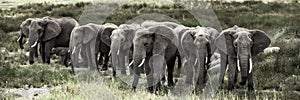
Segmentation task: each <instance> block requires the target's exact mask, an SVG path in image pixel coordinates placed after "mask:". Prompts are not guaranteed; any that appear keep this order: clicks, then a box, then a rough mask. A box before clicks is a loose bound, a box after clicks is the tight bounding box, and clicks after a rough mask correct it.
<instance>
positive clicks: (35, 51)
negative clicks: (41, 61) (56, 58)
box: [34, 46, 39, 58]
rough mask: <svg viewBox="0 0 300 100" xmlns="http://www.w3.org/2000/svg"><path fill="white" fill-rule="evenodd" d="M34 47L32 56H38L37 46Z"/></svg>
mask: <svg viewBox="0 0 300 100" xmlns="http://www.w3.org/2000/svg"><path fill="white" fill-rule="evenodd" d="M34 49H35V50H34V57H35V58H38V56H39V54H38V46H35V47H34Z"/></svg>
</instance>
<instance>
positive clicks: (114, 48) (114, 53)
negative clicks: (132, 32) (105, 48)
mask: <svg viewBox="0 0 300 100" xmlns="http://www.w3.org/2000/svg"><path fill="white" fill-rule="evenodd" d="M119 53H120V41H117V40H113V41H112V43H111V58H112V66H113V74H114V75H115V74H116V72H115V69H116V68H117V67H119V65H120V64H119Z"/></svg>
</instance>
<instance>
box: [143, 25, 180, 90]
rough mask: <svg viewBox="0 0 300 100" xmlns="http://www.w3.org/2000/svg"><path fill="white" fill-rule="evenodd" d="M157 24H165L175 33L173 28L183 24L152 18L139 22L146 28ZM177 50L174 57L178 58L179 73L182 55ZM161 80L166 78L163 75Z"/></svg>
mask: <svg viewBox="0 0 300 100" xmlns="http://www.w3.org/2000/svg"><path fill="white" fill-rule="evenodd" d="M159 25H165V26H167V27H169V28H171V29H173V31H174V32H175V34H177V33H178V32H177V31H176V30H175V29H176V28H177V27H179V26H183V25H181V24H177V23H175V22H169V21H164V22H159V21H154V20H146V21H144V22H143V23H141V26H142V27H146V28H149V27H153V26H159ZM178 48H180V47H178ZM178 50H180V49H178ZM179 52H180V51H178V52H177V55H176V57H177V58H178V70H179V71H178V72H179V73H180V69H181V58H182V57H180V56H181V55H180V54H179ZM168 70H171V71H173V70H174V69H168ZM162 80H163V81H165V80H166V79H165V76H163V79H162ZM170 85H171V84H170Z"/></svg>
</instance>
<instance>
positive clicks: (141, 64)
mask: <svg viewBox="0 0 300 100" xmlns="http://www.w3.org/2000/svg"><path fill="white" fill-rule="evenodd" d="M144 62H145V58H144V59H143V60H142V62H141V63H140V64H139V66H138V67H142V66H143V64H144Z"/></svg>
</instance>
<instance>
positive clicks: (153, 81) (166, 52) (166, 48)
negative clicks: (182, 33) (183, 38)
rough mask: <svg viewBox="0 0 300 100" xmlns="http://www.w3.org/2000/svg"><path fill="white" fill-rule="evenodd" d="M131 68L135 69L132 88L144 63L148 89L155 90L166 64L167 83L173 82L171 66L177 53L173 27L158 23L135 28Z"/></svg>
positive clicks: (134, 86) (136, 82)
mask: <svg viewBox="0 0 300 100" xmlns="http://www.w3.org/2000/svg"><path fill="white" fill-rule="evenodd" d="M133 45H134V52H133V60H134V62H133V65H134V66H133V69H134V71H135V74H136V75H135V76H134V81H133V84H132V86H133V89H135V88H136V86H137V84H138V80H139V75H140V70H139V69H140V67H141V66H143V65H144V68H145V71H146V74H147V83H148V90H149V91H150V92H153V91H155V90H154V89H156V88H155V87H157V86H158V85H159V84H160V80H161V78H162V77H163V76H164V71H165V70H164V69H165V68H164V66H165V63H166V64H167V69H168V85H171V84H174V82H173V68H174V64H175V60H176V53H177V47H176V46H177V45H178V40H177V34H175V33H174V31H173V29H171V28H169V27H167V26H165V25H158V26H152V27H149V28H141V29H139V30H137V32H136V34H135V37H134V39H133Z"/></svg>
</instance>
